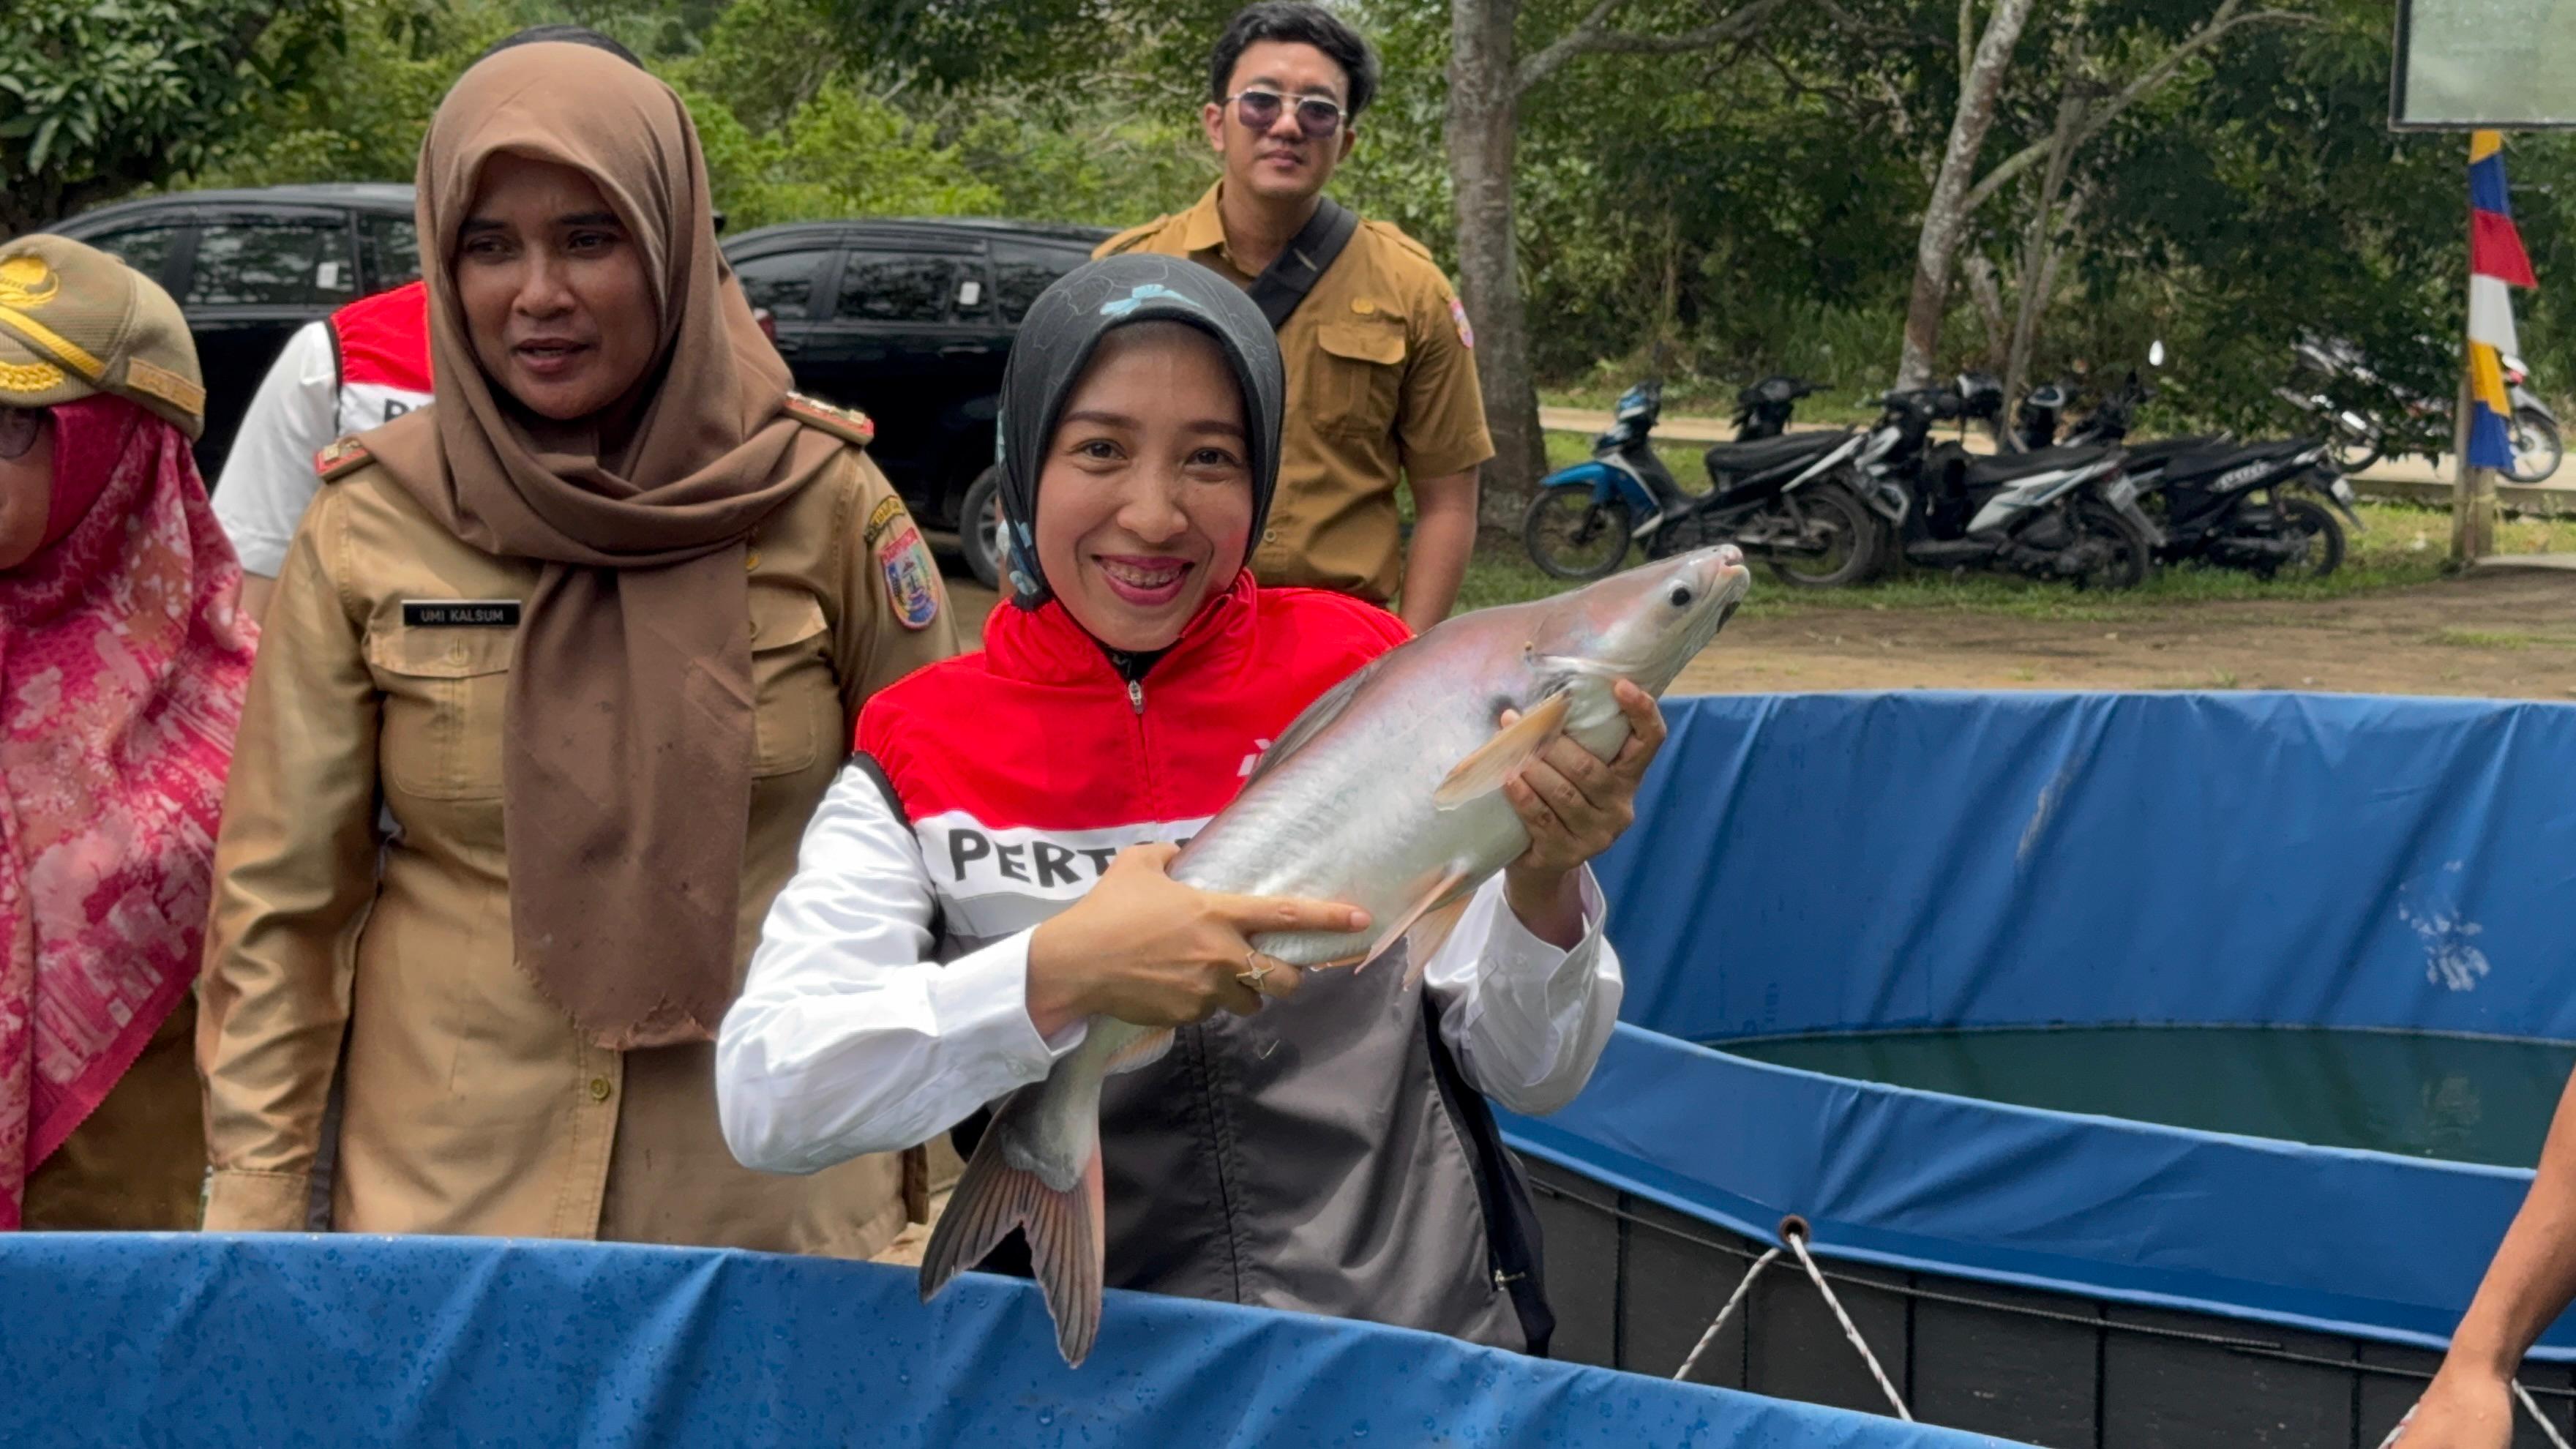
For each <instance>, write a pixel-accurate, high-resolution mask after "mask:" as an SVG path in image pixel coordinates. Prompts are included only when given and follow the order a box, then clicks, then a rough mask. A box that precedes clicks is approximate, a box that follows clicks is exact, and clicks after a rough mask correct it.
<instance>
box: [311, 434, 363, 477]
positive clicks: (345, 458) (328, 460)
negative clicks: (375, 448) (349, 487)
mask: <svg viewBox="0 0 2576 1449" xmlns="http://www.w3.org/2000/svg"><path fill="white" fill-rule="evenodd" d="M375 460H376V459H375V455H374V454H373V453H370V452H368V451H367V445H366V444H364V443H361V442H359V441H358V440H357V439H356V438H340V439H337V440H335V441H333V442H331V443H329V444H327V445H325V446H324V448H323V449H322V451H321V452H318V453H316V454H314V455H313V471H314V472H315V473H318V474H320V475H321V477H322V481H323V482H325V483H330V482H334V481H336V480H338V479H340V478H342V477H345V476H346V475H348V474H351V473H354V472H356V471H358V470H359V469H360V468H363V467H365V466H366V465H367V464H369V463H372V462H374V461H375Z"/></svg>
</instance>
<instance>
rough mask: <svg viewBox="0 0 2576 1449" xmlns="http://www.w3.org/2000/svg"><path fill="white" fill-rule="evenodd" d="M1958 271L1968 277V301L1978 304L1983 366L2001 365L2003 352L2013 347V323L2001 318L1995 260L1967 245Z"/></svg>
mask: <svg viewBox="0 0 2576 1449" xmlns="http://www.w3.org/2000/svg"><path fill="white" fill-rule="evenodd" d="M1959 271H1960V273H1961V274H1962V275H1964V276H1965V277H1966V278H1967V282H1968V297H1969V300H1971V301H1973V302H1975V303H1976V304H1977V320H1978V321H1979V322H1981V323H1984V324H1985V329H1986V357H1985V363H1986V366H1988V367H1990V368H2000V367H2002V366H2003V365H2004V354H2006V353H2007V352H2010V351H2011V350H2012V323H2011V322H2009V321H2008V320H2006V319H2005V317H2004V288H2003V283H2002V282H2001V281H2000V280H1999V279H1997V277H1996V276H1995V260H1994V258H1992V257H1990V256H1987V255H1986V254H1985V252H1984V251H1983V250H1981V249H1979V248H1977V247H1969V248H1968V249H1967V251H1966V254H1965V256H1964V258H1963V259H1962V260H1961V261H1960V263H1959Z"/></svg>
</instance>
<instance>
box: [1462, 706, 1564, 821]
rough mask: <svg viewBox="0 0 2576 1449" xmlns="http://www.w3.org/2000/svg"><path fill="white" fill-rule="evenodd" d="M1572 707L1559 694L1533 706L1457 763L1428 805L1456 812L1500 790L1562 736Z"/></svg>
mask: <svg viewBox="0 0 2576 1449" xmlns="http://www.w3.org/2000/svg"><path fill="white" fill-rule="evenodd" d="M1573 703H1574V696H1573V695H1571V694H1568V693H1566V692H1565V691H1564V690H1558V691H1557V692H1556V693H1554V694H1551V695H1549V696H1548V697H1547V698H1545V699H1543V700H1540V701H1539V702H1538V703H1537V704H1535V705H1532V706H1531V707H1530V711H1529V713H1527V714H1525V715H1522V716H1521V717H1520V718H1519V719H1516V720H1514V721H1512V722H1511V723H1510V724H1507V725H1505V726H1503V727H1502V729H1501V730H1499V731H1497V732H1496V733H1495V735H1494V737H1493V738H1492V739H1490V740H1487V741H1485V743H1484V744H1483V745H1481V746H1479V747H1478V748H1477V750H1476V752H1475V753H1474V754H1472V755H1469V756H1468V757H1467V758H1465V759H1463V760H1460V761H1459V762H1458V767H1457V768H1456V769H1454V770H1451V771H1450V772H1449V778H1447V779H1445V780H1442V781H1441V782H1440V788H1439V789H1437V790H1434V791H1432V792H1431V803H1432V804H1433V805H1435V806H1437V807H1439V808H1440V809H1443V810H1455V809H1457V808H1458V807H1459V806H1461V805H1464V804H1466V803H1467V802H1468V801H1470V800H1474V799H1477V798H1479V797H1481V796H1485V795H1490V794H1492V793H1493V792H1495V791H1496V790H1499V789H1501V788H1503V781H1504V780H1506V779H1508V778H1509V777H1510V776H1511V773H1512V771H1514V770H1517V769H1519V768H1520V767H1521V766H1522V765H1524V764H1526V763H1528V762H1529V760H1530V759H1531V758H1532V757H1534V756H1535V755H1537V754H1538V752H1539V751H1541V750H1544V749H1546V748H1547V747H1548V744H1549V743H1550V742H1551V741H1553V740H1554V739H1555V738H1556V737H1557V736H1558V735H1560V734H1562V733H1564V732H1565V713H1566V711H1567V710H1568V709H1570V708H1572V707H1573Z"/></svg>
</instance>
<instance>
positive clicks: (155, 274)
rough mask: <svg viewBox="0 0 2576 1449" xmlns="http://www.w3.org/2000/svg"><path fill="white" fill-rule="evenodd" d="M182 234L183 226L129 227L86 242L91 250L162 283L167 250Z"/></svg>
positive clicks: (184, 227)
mask: <svg viewBox="0 0 2576 1449" xmlns="http://www.w3.org/2000/svg"><path fill="white" fill-rule="evenodd" d="M185 230H187V227H186V225H185V224H184V223H170V224H166V225H161V226H130V227H127V228H126V229H125V230H123V231H112V232H109V233H108V234H107V235H105V236H94V237H91V238H89V239H88V240H89V244H90V245H91V246H94V247H96V248H98V249H99V250H100V251H103V252H105V253H107V254H108V255H109V256H112V257H114V258H116V259H117V260H118V261H121V262H123V263H125V264H126V265H127V266H129V267H132V268H133V269H134V270H136V271H138V272H141V273H143V274H144V275H145V276H147V277H150V278H152V279H153V280H154V281H156V282H157V281H159V280H161V279H162V275H163V273H162V268H164V267H166V266H168V265H169V262H170V249H171V248H172V247H174V246H177V245H178V244H179V233H181V232H182V231H185Z"/></svg>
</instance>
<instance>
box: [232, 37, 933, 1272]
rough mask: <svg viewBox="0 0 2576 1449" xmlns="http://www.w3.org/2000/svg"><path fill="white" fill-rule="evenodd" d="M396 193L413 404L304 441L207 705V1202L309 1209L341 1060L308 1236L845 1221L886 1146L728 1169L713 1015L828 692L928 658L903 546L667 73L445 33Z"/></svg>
mask: <svg viewBox="0 0 2576 1449" xmlns="http://www.w3.org/2000/svg"><path fill="white" fill-rule="evenodd" d="M419 213H420V233H421V248H422V254H423V255H422V260H423V263H424V267H423V270H424V273H425V275H426V277H427V279H428V283H429V288H430V299H429V300H430V326H431V357H432V364H433V376H434V378H435V383H436V395H437V398H438V401H437V403H436V405H434V406H432V407H430V408H427V409H424V410H422V411H420V412H417V413H413V414H410V415H408V416H405V417H403V418H401V419H398V420H396V421H395V422H393V423H391V424H389V425H387V426H385V427H383V428H379V429H377V430H375V431H373V432H370V433H367V434H364V435H362V436H361V437H360V438H358V439H356V440H354V441H344V442H342V443H340V444H336V445H334V447H333V448H332V449H329V450H326V452H325V454H324V458H323V475H324V477H325V479H326V480H327V486H325V487H324V488H323V490H322V493H321V496H320V497H319V498H318V499H317V500H316V502H315V503H314V505H313V507H312V508H311V510H310V511H309V512H308V513H307V514H306V516H305V519H304V522H303V525H302V527H301V529H300V531H299V532H298V534H297V536H296V539H295V543H294V546H293V548H292V549H291V551H290V552H289V555H288V558H287V561H286V565H285V569H284V571H283V573H282V574H281V575H280V577H279V579H278V584H277V592H276V596H275V599H274V602H272V603H271V605H270V606H269V613H268V616H267V620H266V624H267V632H266V638H265V640H264V642H263V648H262V654H261V664H260V666H259V668H258V669H257V670H256V671H255V673H254V675H253V677H252V681H251V688H250V699H249V703H248V706H247V709H246V711H245V715H244V719H243V724H242V735H241V740H240V744H239V747H238V750H237V753H236V764H235V767H234V772H233V778H232V786H231V792H230V796H229V798H228V800H227V802H226V806H225V813H224V823H223V832H222V836H221V839H220V842H219V844H218V847H217V853H216V880H217V886H216V897H215V906H214V914H213V925H212V928H211V930H210V933H209V939H208V949H207V957H206V968H205V975H204V983H203V984H204V1016H203V1022H202V1026H201V1028H200V1031H199V1041H198V1058H199V1063H200V1065H201V1066H202V1067H203V1069H204V1071H205V1075H206V1079H207V1084H206V1091H207V1134H208V1138H207V1140H208V1147H209V1152H210V1156H211V1158H212V1163H213V1172H212V1177H211V1181H210V1186H209V1192H208V1198H207V1206H206V1226H207V1227H208V1228H210V1229H233V1230H243V1229H277V1230H287V1229H295V1228H300V1227H301V1226H303V1224H304V1221H305V1213H306V1197H307V1194H308V1192H309V1191H310V1185H311V1174H312V1171H313V1164H314V1161H315V1155H316V1151H317V1149H318V1147H319V1146H320V1141H319V1139H320V1137H321V1133H322V1123H323V1109H324V1104H325V1100H326V1098H327V1097H328V1095H329V1093H330V1089H331V1084H332V1080H333V1076H334V1073H335V1071H336V1072H337V1073H338V1075H339V1078H340V1084H341V1090H342V1093H343V1115H342V1120H341V1128H340V1136H339V1141H338V1149H339V1155H338V1160H337V1164H336V1167H335V1170H334V1174H333V1179H334V1180H333V1183H332V1218H333V1223H334V1225H335V1226H337V1227H339V1228H341V1229H344V1230H353V1231H362V1232H434V1233H472V1234H490V1235H540V1236H555V1237H573V1238H590V1237H596V1238H602V1239H617V1240H626V1241H640V1242H661V1243H698V1244H718V1245H730V1246H742V1247H754V1248H765V1249H773V1250H783V1251H792V1252H814V1253H829V1254H835V1255H841V1256H863V1255H866V1254H869V1253H872V1252H874V1251H876V1250H877V1249H878V1248H880V1247H881V1246H883V1245H884V1243H885V1242H886V1241H887V1240H889V1239H890V1238H892V1237H893V1236H894V1234H895V1233H896V1232H897V1231H898V1230H899V1229H900V1227H901V1225H902V1223H903V1221H904V1219H905V1217H906V1216H907V1212H906V1207H907V1205H908V1204H909V1206H911V1207H912V1208H914V1209H915V1210H918V1208H919V1207H920V1206H921V1203H920V1202H919V1197H920V1193H919V1191H918V1189H919V1172H918V1170H917V1164H915V1163H898V1160H897V1158H896V1157H895V1156H894V1155H880V1156H877V1157H872V1158H863V1159H860V1160H857V1161H854V1162H852V1163H849V1164H847V1165H846V1166H844V1167H842V1168H838V1169H835V1170H834V1171H833V1172H831V1173H826V1174H821V1175H818V1176H816V1177H814V1178H811V1179H801V1180H800V1179H792V1178H780V1177H770V1176H764V1175H762V1174H758V1173H753V1172H749V1171H746V1170H745V1169H743V1168H741V1167H739V1166H737V1165H736V1164H735V1163H734V1161H733V1159H732V1156H731V1154H730V1153H728V1152H727V1151H726V1149H725V1144H724V1139H723V1137H722V1135H721V1133H720V1132H719V1130H718V1127H717V1122H716V1110H715V1097H714V1086H713V1080H714V1079H713V1068H712V1049H711V1045H710V1040H711V1038H712V1037H713V1035H714V1032H715V1028H716V1026H717V1024H718V1022H719V1021H720V1020H721V1019H722V1017H723V1014H724V1010H725V1007H726V1006H727V1004H728V1003H729V1002H731V1000H732V999H733V996H734V994H735V992H736V990H737V988H738V986H739V983H740V980H741V971H742V967H743V963H744V961H745V959H746V958H747V957H748V954H749V952H750V949H751V946H752V944H753V942H754V940H755V939H756V937H757V934H758V930H759V925H760V921H761V917H762V914H763V912H764V911H765V910H766V908H767V906H768V903H769V899H770V897H771V896H772V895H774V894H775V893H776V892H777V890H778V888H779V886H780V885H781V884H782V883H783V882H784V881H785V880H786V879H787V876H788V874H789V872H790V870H791V869H792V868H793V866H794V864H795V857H796V847H797V842H798V839H799V837H800V834H801V832H802V830H803V828H804V825H805V821H806V817H807V816H808V815H809V814H810V813H811V812H812V810H813V808H814V805H815V803H816V802H817V801H818V800H819V799H820V798H821V796H822V794H823V791H824V789H825V788H826V787H827V786H829V785H830V783H831V781H832V777H833V775H834V773H835V771H836V770H837V769H838V767H839V766H840V764H841V762H842V760H843V758H844V757H845V756H846V754H847V753H848V747H847V742H848V740H849V738H850V730H849V723H850V720H851V718H852V717H853V715H854V714H855V713H856V711H857V709H858V706H859V703H860V701H861V700H862V699H864V698H865V697H866V696H867V695H868V694H869V693H870V692H871V691H872V690H874V689H876V688H877V687H878V686H880V685H882V684H885V683H888V682H891V681H892V680H894V679H895V678H897V677H899V676H901V675H902V674H904V673H907V672H909V671H910V670H911V669H913V668H914V667H916V666H918V665H921V664H924V663H927V662H929V661H931V660H934V659H937V658H941V657H944V656H946V655H948V654H950V653H953V652H954V651H955V647H956V646H955V639H954V635H953V632H952V630H951V626H950V621H949V618H948V613H947V608H946V602H945V599H944V597H943V596H942V594H941V591H940V587H939V583H938V578H937V574H936V573H935V572H934V571H933V570H932V569H931V568H930V566H929V561H928V557H927V554H926V552H925V551H924V550H923V548H922V546H921V543H920V539H919V535H918V533H916V532H915V531H914V529H913V527H912V524H911V521H910V520H909V519H908V518H907V517H905V515H904V512H903V506H902V504H901V503H900V502H899V501H897V499H896V498H895V496H894V494H893V493H892V491H891V490H890V489H889V488H888V487H887V486H886V483H885V481H884V479H883V477H882V476H881V475H880V474H878V472H877V471H876V469H875V468H874V467H872V466H871V465H870V464H869V463H868V461H867V459H866V457H865V455H864V454H863V453H862V452H861V450H860V445H861V444H862V443H864V441H865V439H866V428H867V425H866V422H865V420H864V419H862V418H858V417H857V416H856V415H851V414H839V413H835V412H833V411H832V410H830V409H825V408H821V407H819V406H818V405H815V404H811V403H807V402H804V401H803V400H801V399H795V398H791V397H790V396H789V394H788V390H787V389H788V376H787V371H786V368H785V367H784V365H783V364H781V363H780V361H779V359H778V355H777V353H776V351H775V350H774V349H773V348H771V347H770V346H769V344H768V343H767V341H766V340H765V339H764V338H763V337H762V335H761V333H760V330H759V327H758V325H757V324H756V323H755V322H754V321H753V319H752V315H751V312H750V309H749V308H748V306H747V305H746V304H745V303H744V301H743V297H742V293H741V290H740V288H739V287H738V286H737V285H736V283H735V281H734V279H733V277H732V275H731V273H730V271H729V270H728V269H727V268H726V267H725V265H724V262H723V259H722V258H721V256H720V255H719V254H718V253H717V251H716V245H715V232H714V227H713V225H712V223H711V221H710V212H709V203H708V196H707V174H706V165H705V161H704V159H703V157H702V155H701V153H700V151H699V146H698V139H697V135H696V132H695V129H694V128H693V127H692V125H691V123H690V120H689V116H688V113H687V110H686V109H685V108H684V107H683V106H682V105H681V103H680V101H679V99H678V97H676V96H675V95H673V94H672V92H671V91H670V90H669V88H668V87H666V86H664V85H663V84H661V83H660V82H659V81H656V80H654V79H652V78H651V77H649V76H647V75H645V74H644V73H643V72H641V71H639V70H637V69H635V68H634V67H632V66H630V65H627V64H626V63H624V62H623V61H620V60H618V59H617V58H615V57H614V56H610V55H606V54H603V53H601V52H600V51H597V50H593V49H590V48H587V47H583V46H575V45H562V44H539V45H526V46H520V47H517V48H514V49H511V50H506V51H503V52H501V53H499V54H497V55H494V56H492V57H490V58H488V59H486V60H484V61H483V62H481V63H480V64H478V65H476V66H475V67H474V68H473V69H472V70H470V71H468V72H467V73H466V75H465V77H464V78H463V79H462V80H460V81H459V82H458V83H457V85H456V88H455V89H454V90H453V91H451V92H450V93H449V95H448V97H447V99H446V101H445V103H444V104H442V105H441V106H440V108H439V112H438V115H437V118H436V119H435V120H434V121H433V122H432V124H431V128H430V134H429V138H428V140H427V142H426V143H425V144H424V146H423V147H422V151H421V161H420V172H419ZM380 804H381V809H382V814H383V815H384V816H389V817H390V822H391V826H392V828H391V830H390V831H380V830H379V828H378V822H379V819H380ZM380 856H381V864H380V863H379V857H380ZM344 1046H345V1058H344V1054H343V1049H344ZM907 1168H911V1169H913V1170H910V1171H907V1170H906V1169H907Z"/></svg>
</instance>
